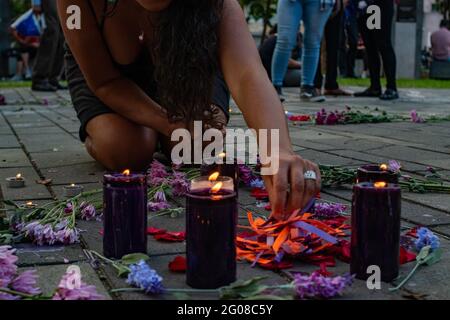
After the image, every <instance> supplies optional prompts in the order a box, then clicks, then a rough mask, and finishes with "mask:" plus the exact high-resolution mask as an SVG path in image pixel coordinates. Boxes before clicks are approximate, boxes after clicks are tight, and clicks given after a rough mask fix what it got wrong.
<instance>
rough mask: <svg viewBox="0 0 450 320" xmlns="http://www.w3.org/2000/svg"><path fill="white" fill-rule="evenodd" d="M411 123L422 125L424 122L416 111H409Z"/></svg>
mask: <svg viewBox="0 0 450 320" xmlns="http://www.w3.org/2000/svg"><path fill="white" fill-rule="evenodd" d="M411 121H412V122H414V123H424V122H425V120H424V119H423V118H422V117H420V116H419V114H418V113H417V111H416V110H411Z"/></svg>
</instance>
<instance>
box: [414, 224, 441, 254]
mask: <svg viewBox="0 0 450 320" xmlns="http://www.w3.org/2000/svg"><path fill="white" fill-rule="evenodd" d="M415 245H416V249H417V251H420V250H422V248H423V247H425V246H430V247H431V249H432V250H435V249H437V248H439V247H440V245H441V243H440V241H439V238H438V237H437V236H436V235H435V234H434V233H433V232H432V231H431V230H430V229H428V228H424V227H422V228H419V229H418V230H417V239H416V241H415Z"/></svg>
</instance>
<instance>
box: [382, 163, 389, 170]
mask: <svg viewBox="0 0 450 320" xmlns="http://www.w3.org/2000/svg"><path fill="white" fill-rule="evenodd" d="M380 169H381V170H383V171H386V170H387V169H388V166H387V164H385V163H383V164H381V165H380Z"/></svg>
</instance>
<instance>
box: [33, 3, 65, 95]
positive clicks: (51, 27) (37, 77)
mask: <svg viewBox="0 0 450 320" xmlns="http://www.w3.org/2000/svg"><path fill="white" fill-rule="evenodd" d="M42 10H43V12H44V14H45V22H46V25H47V27H46V28H45V31H44V33H43V35H42V37H41V43H40V47H39V50H38V53H37V56H36V61H35V64H34V69H33V89H35V90H41V89H42V90H45V91H54V90H56V88H55V87H53V86H51V85H50V84H49V83H48V81H49V76H50V70H51V66H52V65H53V64H54V63H55V61H54V59H55V53H56V50H57V46H58V41H59V39H60V28H61V27H60V25H59V20H58V15H57V11H56V0H42Z"/></svg>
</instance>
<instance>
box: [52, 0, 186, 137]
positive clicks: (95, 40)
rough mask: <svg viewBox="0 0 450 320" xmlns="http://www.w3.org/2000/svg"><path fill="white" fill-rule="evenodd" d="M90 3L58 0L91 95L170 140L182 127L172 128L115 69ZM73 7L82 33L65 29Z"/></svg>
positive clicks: (158, 109) (68, 38) (161, 111)
mask: <svg viewBox="0 0 450 320" xmlns="http://www.w3.org/2000/svg"><path fill="white" fill-rule="evenodd" d="M87 1H88V0H76V1H74V0H58V13H59V17H60V20H61V21H62V23H61V25H62V28H63V31H64V34H65V37H66V41H67V43H68V45H69V47H70V49H71V51H72V53H73V55H74V57H75V59H76V61H77V63H78V65H79V67H80V69H81V71H82V72H83V75H84V77H85V79H86V82H87V84H88V86H89V88H90V89H91V90H92V92H93V93H94V94H95V95H96V96H97V97H98V98H99V99H100V100H101V101H102V102H103V103H105V104H106V105H107V106H109V107H110V108H111V109H113V110H114V111H116V112H117V113H118V114H120V115H122V116H124V117H125V118H127V119H129V120H131V121H133V122H135V123H138V124H140V125H142V126H146V127H151V128H153V129H155V130H157V131H158V132H160V133H162V134H164V135H166V136H170V134H171V132H172V131H173V130H174V129H175V128H176V127H178V126H179V124H171V123H169V121H168V118H167V115H166V112H165V111H164V109H163V108H161V106H159V105H158V104H157V103H156V102H155V101H153V100H152V99H151V98H150V97H148V96H147V94H146V93H145V92H144V91H143V90H141V88H139V86H137V85H136V84H135V83H134V82H133V81H131V80H129V79H127V78H126V77H124V76H123V75H122V74H121V73H120V72H119V70H117V68H116V67H115V65H114V63H113V60H112V58H111V56H110V53H109V50H108V48H107V46H106V43H105V41H104V39H103V36H102V34H101V32H100V30H99V28H98V22H97V19H96V17H95V16H94V15H93V14H92V11H91V10H90V7H89V4H88V3H87ZM70 5H77V6H79V7H80V9H81V15H82V17H81V24H82V25H81V30H77V29H74V30H69V29H68V28H67V26H66V23H65V21H66V19H67V17H68V15H67V13H66V10H67V7H68V6H70Z"/></svg>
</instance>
